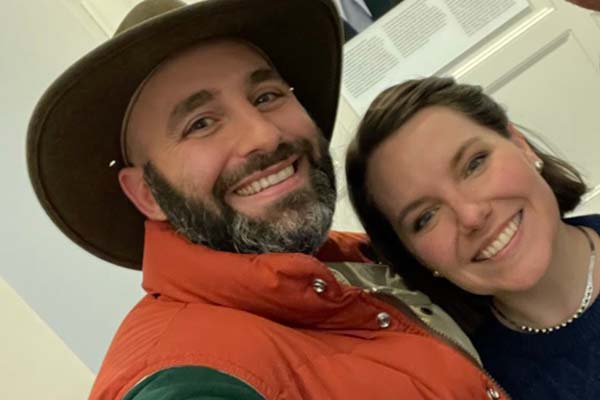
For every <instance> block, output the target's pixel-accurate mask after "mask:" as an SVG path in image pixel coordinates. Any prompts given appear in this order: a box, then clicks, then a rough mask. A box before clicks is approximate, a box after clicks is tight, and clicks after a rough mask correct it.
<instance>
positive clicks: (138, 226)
mask: <svg viewBox="0 0 600 400" xmlns="http://www.w3.org/2000/svg"><path fill="white" fill-rule="evenodd" d="M216 37H235V38H240V39H244V40H247V41H249V42H251V43H253V44H254V45H256V46H258V47H259V48H261V49H262V50H263V51H264V52H265V53H266V54H267V55H268V56H269V57H270V58H271V60H272V62H273V64H274V65H275V66H276V68H277V70H278V71H279V73H280V74H281V75H282V76H283V77H284V79H286V80H287V81H288V82H289V83H290V84H291V85H293V86H294V87H295V89H296V90H295V94H296V96H297V97H298V98H299V100H300V102H301V103H302V104H303V105H304V107H305V108H306V109H307V110H308V112H309V113H310V114H311V116H312V117H313V118H314V120H315V121H316V123H317V125H318V126H319V127H320V128H321V130H322V131H323V133H324V135H325V136H326V137H327V138H328V139H329V138H330V137H331V134H332V131H333V125H334V121H335V114H336V110H337V104H338V96H339V85H340V74H341V44H342V31H341V25H340V22H339V19H338V17H337V13H336V10H335V7H334V6H333V5H332V4H331V3H330V2H329V1H324V0H252V1H248V0H229V1H223V0H217V1H211V0H208V1H203V2H200V3H195V4H192V5H188V6H186V7H182V8H179V9H176V10H174V11H170V12H168V13H166V14H163V15H161V16H159V17H155V18H153V19H150V20H148V21H146V22H144V23H142V24H140V25H137V26H135V27H134V28H131V29H129V30H127V31H124V32H123V33H121V34H119V35H117V36H116V37H114V38H113V39H111V40H108V41H107V42H106V43H104V44H103V45H101V46H99V47H98V48H96V49H95V50H93V51H92V52H90V53H89V54H87V55H86V56H85V57H83V58H82V59H81V60H79V61H78V62H76V63H75V64H74V65H73V66H72V67H71V68H69V69H68V70H67V71H66V72H65V73H63V74H62V75H61V76H60V77H59V78H58V79H57V80H56V81H55V82H54V83H53V84H52V86H51V87H50V88H49V89H48V90H47V91H46V93H45V94H44V96H43V97H42V98H41V100H40V101H39V103H38V105H37V107H36V109H35V111H34V113H33V116H32V118H31V121H30V125H29V130H28V137H27V161H28V168H29V175H30V178H31V181H32V184H33V187H34V190H35V193H36V194H37V196H38V198H39V200H40V202H41V204H42V206H43V208H44V209H45V210H46V212H47V213H48V215H49V216H50V218H51V219H52V221H53V222H54V223H55V224H56V225H57V226H58V227H59V228H60V229H61V230H62V232H64V233H65V234H66V235H67V236H68V237H69V238H70V239H72V240H73V241H74V242H75V243H77V244H78V245H79V246H81V247H83V248H84V249H85V250H87V251H89V252H90V253H92V254H94V255H96V256H98V257H100V258H102V259H104V260H106V261H109V262H111V263H114V264H117V265H120V266H123V267H126V268H132V269H140V268H141V264H142V255H143V242H144V217H143V216H142V215H141V214H140V213H139V212H138V211H137V209H136V208H135V207H134V206H133V205H132V204H131V203H130V202H129V201H128V200H127V198H126V197H125V196H124V194H123V193H122V191H121V188H120V186H119V183H118V171H119V169H120V168H121V167H122V166H123V162H122V158H121V148H120V130H121V124H122V121H123V116H124V114H125V110H126V108H127V105H128V103H129V100H130V98H131V97H132V95H133V93H134V92H135V90H136V88H137V87H138V85H139V84H140V83H141V82H142V81H143V80H144V78H145V77H146V76H147V75H148V74H149V73H150V72H151V71H152V69H153V68H155V67H156V65H158V64H159V63H160V62H162V61H163V60H164V59H165V58H167V57H168V56H169V55H172V54H173V53H176V52H177V51H180V50H182V49H184V48H186V47H189V46H190V45H193V44H194V43H196V42H199V41H201V40H204V39H208V38H216ZM113 161H114V162H113Z"/></svg>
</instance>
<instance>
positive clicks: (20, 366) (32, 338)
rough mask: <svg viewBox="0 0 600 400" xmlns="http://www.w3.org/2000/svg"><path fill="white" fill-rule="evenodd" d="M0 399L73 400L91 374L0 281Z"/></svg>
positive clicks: (84, 388)
mask: <svg viewBox="0 0 600 400" xmlns="http://www.w3.org/2000/svg"><path fill="white" fill-rule="evenodd" d="M0 315H2V329H0V354H1V355H2V356H1V357H0V376H2V384H1V385H0V398H1V399H47V400H54V399H56V400H77V399H83V398H85V397H86V396H87V394H88V393H89V390H90V387H91V385H92V382H93V379H94V374H92V372H91V371H90V370H89V368H87V367H86V366H85V365H83V363H82V362H81V360H80V359H79V358H77V357H76V356H75V355H74V354H73V352H71V351H70V350H69V348H68V347H67V346H66V345H65V344H64V343H63V342H62V341H61V340H60V338H58V336H56V334H55V333H54V332H52V330H51V329H50V328H49V327H48V326H47V325H46V324H45V323H44V322H43V321H42V320H41V319H40V318H39V317H38V316H37V315H36V314H35V312H33V310H32V309H31V308H30V307H29V306H27V304H26V303H25V302H24V301H23V299H21V298H20V297H19V296H18V295H17V293H16V292H15V291H14V290H13V289H12V288H11V287H10V286H8V284H7V283H6V282H5V281H4V280H2V279H1V278H0Z"/></svg>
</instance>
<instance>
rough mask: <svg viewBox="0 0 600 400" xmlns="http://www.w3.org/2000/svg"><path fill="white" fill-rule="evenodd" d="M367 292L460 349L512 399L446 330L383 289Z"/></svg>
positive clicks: (433, 334) (432, 334) (454, 347)
mask: <svg viewBox="0 0 600 400" xmlns="http://www.w3.org/2000/svg"><path fill="white" fill-rule="evenodd" d="M366 292H367V293H369V294H370V295H371V296H373V297H375V298H376V299H378V300H380V301H382V302H384V303H386V304H388V305H391V306H393V307H394V308H396V309H397V310H399V311H401V312H402V313H403V314H405V315H406V316H407V317H408V318H409V319H410V320H411V321H412V322H414V323H415V324H416V325H418V327H419V328H422V329H423V330H424V331H425V332H426V333H429V334H431V336H433V337H437V338H438V339H440V340H443V341H444V342H445V343H447V344H448V346H449V347H451V348H453V349H455V350H457V351H459V352H460V353H461V354H463V355H464V356H465V357H466V358H467V359H468V360H469V362H471V363H472V364H473V365H474V366H475V367H477V368H478V369H479V370H480V371H481V372H483V374H484V375H485V376H486V377H487V378H488V379H489V380H490V381H491V382H492V383H493V384H494V385H496V387H497V388H498V389H499V390H500V392H501V394H502V395H503V396H504V397H501V398H504V399H507V400H510V398H511V397H510V396H509V395H508V392H507V391H506V389H504V388H503V387H502V385H500V384H499V383H498V381H496V379H494V377H493V376H492V375H491V374H490V373H489V372H488V371H487V370H486V369H485V368H484V367H483V366H482V365H479V362H477V360H475V359H474V358H473V356H472V355H471V354H469V352H468V351H466V350H465V349H464V348H463V347H462V346H461V345H460V344H459V343H458V342H457V341H456V340H454V339H453V338H451V337H450V336H448V335H446V334H445V333H444V332H441V331H439V330H437V329H435V328H433V327H431V326H429V325H427V324H426V323H425V322H423V321H422V320H421V319H420V318H419V316H418V315H416V314H415V312H414V311H413V310H412V309H411V308H410V307H409V306H408V305H406V304H405V303H404V302H402V301H400V300H399V299H398V298H396V297H395V296H393V295H391V294H388V293H385V292H383V291H378V292H375V293H373V292H371V291H369V290H368V289H367V290H366Z"/></svg>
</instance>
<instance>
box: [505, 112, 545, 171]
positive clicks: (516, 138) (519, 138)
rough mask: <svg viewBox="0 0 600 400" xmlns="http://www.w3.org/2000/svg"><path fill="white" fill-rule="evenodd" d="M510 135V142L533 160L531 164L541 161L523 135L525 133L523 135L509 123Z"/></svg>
mask: <svg viewBox="0 0 600 400" xmlns="http://www.w3.org/2000/svg"><path fill="white" fill-rule="evenodd" d="M508 133H509V135H510V136H509V140H510V141H511V142H513V143H514V144H515V145H516V146H517V147H518V148H519V149H521V151H523V153H525V156H526V157H527V158H528V159H529V160H531V162H534V161H536V160H539V157H538V155H537V154H535V152H534V151H533V149H532V148H531V145H529V142H528V141H527V139H526V138H525V135H523V133H521V131H520V130H518V129H517V127H515V126H514V125H513V124H512V123H510V122H509V123H508Z"/></svg>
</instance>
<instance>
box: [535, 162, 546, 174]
mask: <svg viewBox="0 0 600 400" xmlns="http://www.w3.org/2000/svg"><path fill="white" fill-rule="evenodd" d="M533 166H534V167H535V169H537V170H538V171H540V172H542V169H543V168H544V162H543V161H542V160H535V162H534V163H533Z"/></svg>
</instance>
